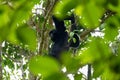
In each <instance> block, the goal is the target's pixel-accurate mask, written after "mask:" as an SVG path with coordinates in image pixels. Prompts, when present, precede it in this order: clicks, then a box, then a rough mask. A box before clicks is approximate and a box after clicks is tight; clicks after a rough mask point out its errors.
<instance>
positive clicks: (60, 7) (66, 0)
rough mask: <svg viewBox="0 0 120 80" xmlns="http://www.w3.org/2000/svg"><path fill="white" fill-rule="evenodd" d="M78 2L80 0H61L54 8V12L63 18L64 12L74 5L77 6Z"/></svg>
mask: <svg viewBox="0 0 120 80" xmlns="http://www.w3.org/2000/svg"><path fill="white" fill-rule="evenodd" d="M79 3H80V0H75V1H74V0H62V1H61V2H59V3H58V4H57V5H56V6H55V9H54V13H55V14H57V13H59V14H57V16H59V17H61V18H63V17H64V16H66V14H67V13H68V12H69V11H71V10H72V9H73V8H75V7H76V6H78V4H79Z"/></svg>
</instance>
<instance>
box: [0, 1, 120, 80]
mask: <svg viewBox="0 0 120 80" xmlns="http://www.w3.org/2000/svg"><path fill="white" fill-rule="evenodd" d="M55 1H57V0H55ZM37 3H40V4H39V5H40V6H41V7H40V6H38V7H37V8H36V9H34V10H35V11H36V12H35V13H32V9H33V6H34V5H36V4H37ZM52 10H53V11H52ZM71 13H74V14H75V15H76V20H77V21H76V23H77V24H78V27H79V28H78V29H79V30H78V31H79V32H78V33H80V34H79V35H80V38H81V43H80V47H78V48H77V49H72V48H71V49H70V51H68V52H67V53H64V54H63V55H62V56H61V59H60V60H56V59H53V58H51V57H49V56H46V54H48V53H49V46H50V43H51V42H50V41H49V37H48V33H49V31H50V29H51V28H52V27H53V23H52V20H51V19H50V17H51V14H55V15H56V16H57V17H59V18H61V19H62V18H64V17H66V16H67V15H69V14H71ZM66 25H67V29H68V28H70V27H68V26H69V22H68V23H67V22H66ZM51 26H52V27H51ZM81 26H82V28H81ZM83 29H84V30H83ZM89 30H90V31H89ZM68 32H69V33H70V37H71V36H72V35H73V34H74V33H72V32H70V31H69V29H68ZM84 34H85V35H84ZM93 34H94V35H96V36H97V37H96V36H93ZM101 34H103V36H101ZM98 35H100V36H98ZM73 41H75V40H73ZM0 43H1V44H0V50H1V46H2V51H0V52H1V53H0V59H2V62H0V64H2V67H3V80H10V79H11V75H12V76H13V75H14V76H15V75H17V76H20V77H19V78H17V80H19V79H21V80H22V79H23V80H26V79H30V80H34V78H35V79H43V80H69V78H68V75H69V74H72V75H73V77H74V79H75V80H81V79H87V76H85V75H86V74H84V73H82V72H80V71H79V69H81V68H83V67H84V66H85V65H87V64H91V65H92V72H93V73H92V75H90V76H91V78H92V79H95V78H100V79H101V80H113V79H114V80H120V76H119V75H120V64H119V61H120V46H119V44H120V0H96V1H93V0H59V1H58V2H57V3H56V4H55V6H54V1H53V0H31V1H27V0H0ZM38 55H39V56H38ZM63 67H65V68H66V70H65V71H62V69H63ZM6 68H7V69H8V70H10V71H9V72H8V71H7V70H6ZM0 69H1V68H0ZM14 70H16V71H17V70H18V72H16V73H15V71H14ZM19 71H21V75H20V74H18V73H19ZM27 71H28V73H27ZM31 73H32V74H31ZM88 75H89V73H88ZM28 76H30V77H28ZM36 76H37V77H36ZM88 80H89V79H88Z"/></svg>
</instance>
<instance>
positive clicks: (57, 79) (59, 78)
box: [43, 73, 68, 80]
mask: <svg viewBox="0 0 120 80" xmlns="http://www.w3.org/2000/svg"><path fill="white" fill-rule="evenodd" d="M43 80H68V79H67V78H66V77H65V75H64V74H62V73H54V74H51V75H50V76H48V77H45V78H43Z"/></svg>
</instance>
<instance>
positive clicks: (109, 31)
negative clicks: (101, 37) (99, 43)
mask: <svg viewBox="0 0 120 80" xmlns="http://www.w3.org/2000/svg"><path fill="white" fill-rule="evenodd" d="M119 25H120V24H119V21H118V16H112V17H110V18H109V19H108V20H107V21H106V26H105V39H107V40H108V41H113V40H114V39H115V37H117V35H118V27H119Z"/></svg>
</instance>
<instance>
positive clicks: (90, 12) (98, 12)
mask: <svg viewBox="0 0 120 80" xmlns="http://www.w3.org/2000/svg"><path fill="white" fill-rule="evenodd" d="M90 8H91V9H90ZM103 12H104V10H103V9H102V8H101V7H98V6H97V5H96V4H95V3H94V2H92V1H91V2H90V3H88V4H86V5H84V7H83V11H82V13H81V15H80V16H81V23H82V24H83V25H85V26H86V27H90V28H95V27H98V26H99V24H100V21H99V19H100V18H101V17H102V15H103Z"/></svg>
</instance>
